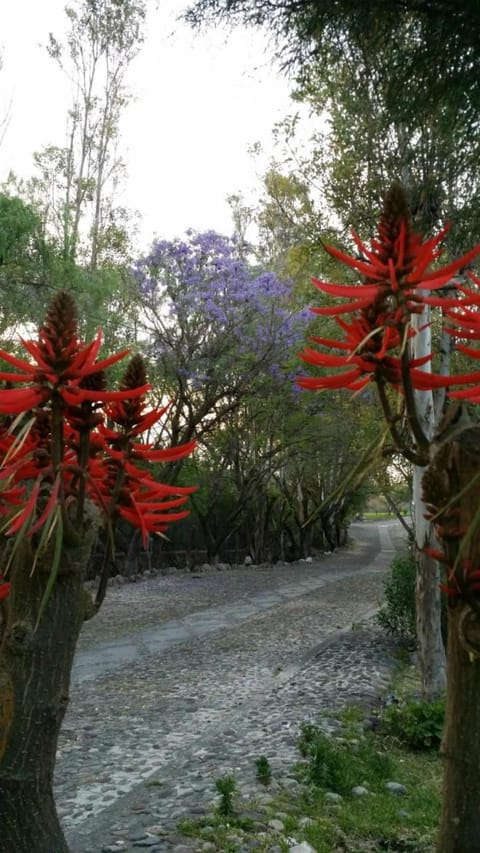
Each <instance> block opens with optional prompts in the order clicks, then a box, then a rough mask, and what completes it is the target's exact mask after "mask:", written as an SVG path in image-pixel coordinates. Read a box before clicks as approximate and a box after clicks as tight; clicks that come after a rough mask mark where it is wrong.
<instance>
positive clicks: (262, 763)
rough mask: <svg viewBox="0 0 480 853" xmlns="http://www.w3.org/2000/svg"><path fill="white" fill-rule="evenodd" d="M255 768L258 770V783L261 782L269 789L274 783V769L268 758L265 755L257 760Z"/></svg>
mask: <svg viewBox="0 0 480 853" xmlns="http://www.w3.org/2000/svg"><path fill="white" fill-rule="evenodd" d="M255 766H256V768H257V779H258V781H259V782H261V784H262V785H265V787H268V785H270V782H271V781H272V767H271V764H270V762H269V760H268V758H266V756H265V755H260V756H259V758H257V759H256V760H255Z"/></svg>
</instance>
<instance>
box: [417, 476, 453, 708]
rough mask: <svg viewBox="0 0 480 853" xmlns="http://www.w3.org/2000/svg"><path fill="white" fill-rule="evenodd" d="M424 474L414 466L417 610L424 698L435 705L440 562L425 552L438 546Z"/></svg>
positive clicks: (439, 675)
mask: <svg viewBox="0 0 480 853" xmlns="http://www.w3.org/2000/svg"><path fill="white" fill-rule="evenodd" d="M423 471H424V469H423V468H419V467H418V466H415V470H414V484H413V490H414V507H415V544H416V560H415V562H416V591H415V609H416V626H417V654H418V668H419V672H420V681H421V687H422V696H423V698H424V699H425V700H427V701H432V700H433V699H437V698H438V697H439V696H441V695H442V694H443V693H444V691H445V686H446V672H445V649H444V646H443V637H442V622H441V593H440V567H439V564H438V562H437V561H436V560H434V559H433V558H432V557H430V556H429V555H428V554H426V553H425V551H424V549H425V548H432V547H434V545H435V544H436V543H435V540H434V538H433V529H432V525H431V524H430V522H429V521H427V520H426V518H425V514H426V507H425V502H424V500H423V498H422V496H421V493H420V487H421V475H422V474H423Z"/></svg>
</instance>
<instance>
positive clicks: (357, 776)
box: [298, 725, 391, 795]
mask: <svg viewBox="0 0 480 853" xmlns="http://www.w3.org/2000/svg"><path fill="white" fill-rule="evenodd" d="M298 747H299V750H300V753H301V754H302V755H303V756H304V758H306V759H307V766H306V769H305V773H306V778H307V780H308V781H309V782H311V783H312V784H313V785H315V786H317V787H319V788H327V789H329V790H331V791H335V792H336V793H338V794H343V795H348V794H350V792H351V790H352V788H353V787H355V785H360V784H363V783H364V782H366V783H367V784H370V785H376V784H378V782H379V781H381V780H382V779H385V778H386V777H387V776H388V775H389V773H390V771H391V760H390V758H389V756H388V755H387V754H386V753H385V752H383V751H379V750H378V743H376V742H374V740H373V739H372V738H370V737H366V736H363V737H361V738H358V739H352V740H350V741H348V740H342V741H339V740H335V739H333V738H331V737H328V736H327V735H325V734H324V733H323V732H322V731H321V730H320V729H317V728H316V727H315V726H312V725H305V726H303V727H302V729H301V733H300V738H299V742H298Z"/></svg>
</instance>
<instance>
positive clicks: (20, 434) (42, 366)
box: [0, 292, 195, 598]
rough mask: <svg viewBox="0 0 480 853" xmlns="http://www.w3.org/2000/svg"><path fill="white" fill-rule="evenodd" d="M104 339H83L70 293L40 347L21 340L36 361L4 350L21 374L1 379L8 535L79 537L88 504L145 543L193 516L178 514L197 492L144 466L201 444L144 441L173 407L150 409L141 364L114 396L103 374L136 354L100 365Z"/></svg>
mask: <svg viewBox="0 0 480 853" xmlns="http://www.w3.org/2000/svg"><path fill="white" fill-rule="evenodd" d="M101 341H102V335H101V332H100V331H99V332H98V333H97V335H96V337H95V338H94V340H93V341H91V342H90V343H83V342H82V341H81V340H80V339H79V336H78V324H77V317H76V310H75V304H74V301H73V299H72V297H71V296H70V294H68V293H66V292H62V293H59V294H57V296H55V297H54V299H53V300H52V303H51V305H50V307H49V309H48V312H47V316H46V319H45V322H44V324H43V325H42V327H41V328H40V331H39V336H38V340H36V341H26V340H22V345H23V347H24V349H25V350H26V352H27V354H28V355H29V356H30V360H28V361H27V360H25V359H21V358H18V357H17V356H13V355H11V354H10V353H8V352H6V351H5V350H0V359H2V360H3V361H5V362H6V363H7V364H9V365H10V366H11V367H12V368H14V369H15V371H16V372H15V371H13V372H6V371H5V372H1V373H0V379H3V380H5V381H7V382H8V385H9V387H7V388H5V389H3V390H0V418H2V417H3V422H2V424H1V425H0V516H3V517H4V518H5V521H4V526H3V532H4V533H5V534H6V535H9V536H15V535H18V536H20V537H23V536H28V537H30V538H32V539H33V537H35V536H36V535H37V538H38V539H39V542H40V544H41V543H47V542H48V541H49V540H50V539H51V538H52V537H53V538H55V537H57V544H61V543H60V540H61V537H62V536H63V532H64V531H65V529H66V528H67V526H68V525H70V526H72V524H73V526H74V527H77V528H78V529H81V527H82V523H83V511H84V507H85V501H86V500H87V499H93V500H94V501H96V502H97V504H99V505H100V506H101V508H102V510H103V511H104V512H105V513H106V515H107V516H108V519H109V525H110V528H112V526H113V524H114V522H115V520H116V519H117V518H118V517H120V516H122V517H123V518H125V519H126V520H127V521H129V522H130V523H131V524H133V525H134V526H136V527H139V528H140V530H141V531H142V536H143V539H144V541H146V537H147V535H148V533H149V532H164V531H165V530H166V529H167V526H168V524H170V523H171V522H173V521H177V520H179V519H181V518H184V517H185V516H186V515H187V514H188V511H187V510H185V509H182V511H179V512H176V511H173V512H172V510H177V509H178V508H179V507H180V506H183V505H184V503H185V502H186V500H187V498H188V495H189V494H191V493H192V492H193V491H194V488H193V487H179V486H174V485H169V484H162V483H158V482H156V481H155V479H154V478H153V476H152V475H151V473H150V472H149V471H148V470H146V468H145V465H146V463H148V462H168V461H171V460H176V459H180V458H182V457H184V456H186V455H188V454H189V453H191V452H192V451H193V449H194V447H195V442H189V443H188V444H186V445H183V446H181V447H177V448H168V449H164V450H160V449H154V448H153V446H152V445H151V444H142V443H141V441H140V440H139V437H140V436H141V434H142V433H143V432H145V431H147V430H151V429H152V427H154V426H155V424H156V423H157V422H158V420H159V419H160V418H161V417H162V416H163V415H164V414H165V412H166V408H165V407H162V408H160V409H155V408H153V409H152V408H147V394H148V392H149V391H150V390H151V386H150V385H149V384H148V382H147V379H146V374H145V368H144V366H143V362H142V360H141V358H140V357H139V356H135V357H134V358H133V359H132V361H131V362H130V365H129V367H128V369H127V371H126V373H125V376H124V379H123V381H122V383H121V386H120V388H119V389H118V390H116V391H109V390H107V389H106V382H105V374H104V371H105V369H106V368H108V367H110V366H111V365H113V364H115V363H116V362H117V361H118V360H119V359H122V358H124V357H125V356H126V355H127V353H128V350H124V351H122V352H120V353H117V354H115V355H112V356H110V357H109V358H104V359H100V358H98V356H99V352H100V347H101ZM16 384H19V385H22V386H24V387H20V388H17V387H15V385H16ZM12 386H13V387H12ZM106 418H107V419H108V420H109V422H110V423H111V424H113V428H112V427H110V426H109V427H107V426H106V424H105V420H106ZM72 508H73V509H72ZM72 513H73V515H72ZM39 547H40V546H39ZM60 551H61V547H57V548H56V552H57V553H60ZM8 591H9V584H7V583H0V598H4V597H6V596H7V595H8Z"/></svg>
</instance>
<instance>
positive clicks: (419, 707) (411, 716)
mask: <svg viewBox="0 0 480 853" xmlns="http://www.w3.org/2000/svg"><path fill="white" fill-rule="evenodd" d="M444 720H445V701H444V700H443V699H437V700H436V701H435V702H420V701H418V702H407V703H405V704H402V705H391V706H390V707H389V708H387V709H386V710H385V712H384V714H383V715H382V731H383V732H384V733H385V734H389V735H392V736H393V737H396V738H398V740H400V741H401V742H402V743H403V744H405V746H407V747H408V748H409V749H413V750H427V749H438V748H439V746H440V743H441V740H442V732H443V724H444Z"/></svg>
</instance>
